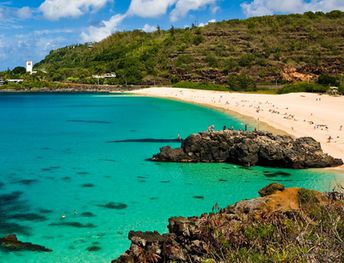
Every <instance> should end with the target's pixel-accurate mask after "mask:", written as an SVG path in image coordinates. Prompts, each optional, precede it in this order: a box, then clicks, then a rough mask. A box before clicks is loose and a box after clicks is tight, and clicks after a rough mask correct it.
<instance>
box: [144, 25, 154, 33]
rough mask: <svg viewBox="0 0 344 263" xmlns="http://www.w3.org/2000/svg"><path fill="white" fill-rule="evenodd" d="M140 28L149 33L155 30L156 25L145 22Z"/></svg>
mask: <svg viewBox="0 0 344 263" xmlns="http://www.w3.org/2000/svg"><path fill="white" fill-rule="evenodd" d="M142 30H143V31H144V32H146V33H151V32H155V31H156V30H157V27H156V26H151V25H148V24H145V25H144V26H143V28H142Z"/></svg>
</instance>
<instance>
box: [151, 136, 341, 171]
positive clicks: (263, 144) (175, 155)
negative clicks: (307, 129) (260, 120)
mask: <svg viewBox="0 0 344 263" xmlns="http://www.w3.org/2000/svg"><path fill="white" fill-rule="evenodd" d="M152 160H153V161H157V162H212V163H216V162H217V163H233V164H240V165H243V166H254V165H260V166H268V167H282V168H296V169H302V168H325V167H336V166H340V165H342V164H343V161H342V160H341V159H336V158H334V157H332V156H330V155H328V154H325V153H324V152H323V150H322V148H321V145H320V143H319V142H317V141H316V140H314V139H313V138H311V137H302V138H297V139H294V138H293V137H291V136H286V135H273V134H271V133H268V132H263V131H255V132H243V131H232V130H224V131H214V132H200V133H197V134H192V135H190V136H189V137H187V138H186V139H185V140H183V141H182V145H181V148H177V149H172V148H171V147H169V146H166V147H163V148H161V149H160V153H158V154H156V155H154V156H153V158H152Z"/></svg>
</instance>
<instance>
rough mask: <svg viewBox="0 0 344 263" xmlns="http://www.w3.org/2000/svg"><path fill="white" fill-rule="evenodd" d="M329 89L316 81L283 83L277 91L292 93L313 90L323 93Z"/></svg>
mask: <svg viewBox="0 0 344 263" xmlns="http://www.w3.org/2000/svg"><path fill="white" fill-rule="evenodd" d="M328 89H329V87H328V86H323V85H320V84H318V83H305V82H300V83H294V84H288V85H285V86H284V87H283V88H282V89H280V90H279V91H278V93H279V94H285V93H293V92H313V93H325V92H326V91H327V90H328Z"/></svg>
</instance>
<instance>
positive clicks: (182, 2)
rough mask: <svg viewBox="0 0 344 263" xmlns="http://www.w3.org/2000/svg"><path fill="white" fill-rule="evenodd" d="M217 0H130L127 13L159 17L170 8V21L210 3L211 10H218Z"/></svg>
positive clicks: (145, 16)
mask: <svg viewBox="0 0 344 263" xmlns="http://www.w3.org/2000/svg"><path fill="white" fill-rule="evenodd" d="M216 1H217V0H132V1H131V4H130V7H129V10H128V15H136V16H140V17H144V18H152V17H159V16H162V15H164V14H166V13H167V12H168V11H169V9H170V8H171V9H172V11H171V13H170V19H171V21H173V22H174V21H176V20H178V19H180V18H181V17H183V16H185V15H186V14H187V13H189V12H190V11H192V10H198V9H200V8H202V7H204V6H208V5H211V6H212V11H213V12H216V11H217V10H218V8H217V6H216Z"/></svg>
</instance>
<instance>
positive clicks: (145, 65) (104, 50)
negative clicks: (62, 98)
mask: <svg viewBox="0 0 344 263" xmlns="http://www.w3.org/2000/svg"><path fill="white" fill-rule="evenodd" d="M35 68H36V69H38V70H42V71H45V72H47V74H48V76H49V78H50V79H51V80H54V81H64V80H72V81H76V82H84V83H90V82H92V81H94V80H93V79H92V78H91V76H92V75H93V74H103V73H108V72H115V73H116V75H117V78H115V79H108V80H107V83H108V84H171V83H176V82H179V81H190V82H204V83H212V84H225V83H227V82H228V78H229V77H230V76H232V75H240V76H247V77H249V78H251V79H252V80H254V81H256V82H258V83H276V82H282V83H285V82H294V81H312V80H316V79H317V77H318V76H319V75H321V74H330V75H339V74H342V73H343V72H344V12H340V11H332V12H330V13H326V14H325V13H322V12H317V13H312V12H307V13H305V14H303V15H298V14H297V15H295V14H294V15H277V16H265V17H255V18H249V19H246V20H229V21H223V22H217V23H210V24H209V25H207V26H205V27H197V26H192V27H190V28H185V29H176V28H173V27H172V28H171V29H170V30H166V31H164V30H160V29H159V28H158V30H157V31H155V32H153V33H145V32H142V31H139V30H135V31H130V32H118V33H115V34H113V35H111V36H110V37H108V38H107V39H105V40H103V41H101V42H99V43H92V44H91V43H87V44H83V45H76V46H68V47H64V48H60V49H57V50H54V51H51V52H50V54H49V55H48V56H47V57H46V58H45V59H44V60H42V61H41V62H39V63H38V64H36V65H35Z"/></svg>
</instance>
